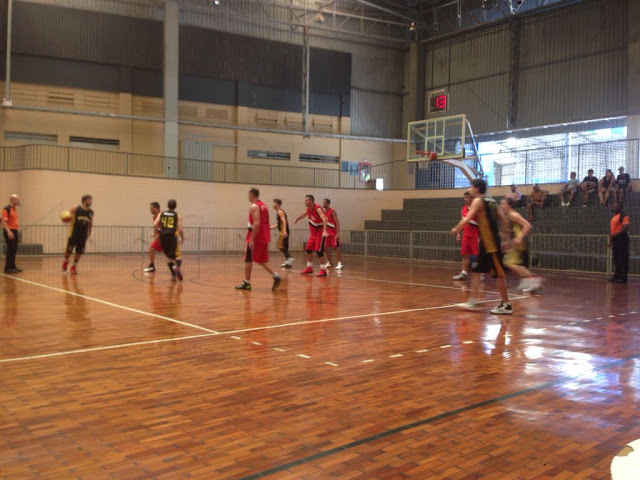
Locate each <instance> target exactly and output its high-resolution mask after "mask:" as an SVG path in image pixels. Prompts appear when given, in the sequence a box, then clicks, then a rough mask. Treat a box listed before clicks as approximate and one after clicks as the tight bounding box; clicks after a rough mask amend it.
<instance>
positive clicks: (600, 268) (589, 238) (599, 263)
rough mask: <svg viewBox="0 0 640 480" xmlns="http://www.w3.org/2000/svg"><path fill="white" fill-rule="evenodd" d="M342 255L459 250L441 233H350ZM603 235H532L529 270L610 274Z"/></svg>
mask: <svg viewBox="0 0 640 480" xmlns="http://www.w3.org/2000/svg"><path fill="white" fill-rule="evenodd" d="M343 241H344V242H345V245H344V248H343V252H344V253H345V254H351V255H361V256H365V257H386V258H403V259H408V260H432V261H441V262H459V261H460V246H459V245H458V244H457V243H456V242H455V240H454V239H453V238H452V236H451V233H450V232H443V231H388V230H363V231H352V232H351V236H350V237H346V236H345V237H344V239H343ZM608 241H609V237H608V236H607V235H547V234H540V235H532V236H531V237H530V238H529V266H530V267H534V268H539V269H547V270H560V271H568V270H569V271H579V272H595V273H607V274H610V273H612V269H613V265H612V256H611V250H610V249H609V248H608V247H607V244H608ZM630 251H631V252H632V256H631V259H630V263H629V273H630V274H635V275H640V256H634V255H633V253H634V252H639V251H640V236H631V245H630Z"/></svg>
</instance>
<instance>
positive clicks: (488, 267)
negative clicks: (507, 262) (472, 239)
mask: <svg viewBox="0 0 640 480" xmlns="http://www.w3.org/2000/svg"><path fill="white" fill-rule="evenodd" d="M471 271H472V272H474V273H491V276H492V277H493V278H504V277H505V274H504V265H503V264H502V252H493V253H487V252H485V251H484V248H483V246H482V244H480V250H479V252H478V256H477V257H476V259H475V261H474V262H473V263H472V264H471Z"/></svg>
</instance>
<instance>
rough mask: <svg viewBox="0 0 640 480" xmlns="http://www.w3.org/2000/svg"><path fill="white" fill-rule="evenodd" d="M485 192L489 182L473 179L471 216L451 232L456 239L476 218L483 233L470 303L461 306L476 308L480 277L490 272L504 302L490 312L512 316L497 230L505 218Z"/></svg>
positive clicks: (475, 266) (472, 282)
mask: <svg viewBox="0 0 640 480" xmlns="http://www.w3.org/2000/svg"><path fill="white" fill-rule="evenodd" d="M486 191H487V183H486V182H485V181H484V180H482V179H481V178H476V179H474V180H472V182H471V195H472V196H473V201H472V202H471V206H470V207H469V213H467V216H466V217H464V218H463V219H462V220H460V221H459V222H458V224H457V225H456V226H455V227H453V228H452V229H451V233H452V234H453V235H454V236H456V235H458V233H460V230H461V229H462V227H464V226H465V225H466V224H467V223H469V222H470V221H471V219H472V218H475V219H476V222H478V231H479V234H480V248H479V249H478V257H477V258H476V261H475V262H473V264H472V265H471V272H472V275H471V292H470V293H469V297H468V298H467V301H466V302H465V303H461V304H460V305H459V306H460V307H461V308H464V309H465V310H475V309H476V304H477V302H478V299H479V292H480V274H481V273H487V272H490V273H491V274H492V275H493V277H494V278H495V279H496V287H497V288H498V291H499V292H500V297H501V299H502V301H501V302H500V305H498V306H497V307H496V308H494V309H492V310H490V311H491V313H493V314H494V315H511V314H512V313H513V307H512V306H511V305H510V304H509V295H508V294H507V283H506V281H505V274H504V267H503V265H502V251H501V241H500V233H499V230H498V221H500V222H501V223H503V224H504V222H505V219H504V216H503V215H502V213H501V212H500V209H499V208H498V205H497V204H496V201H495V200H494V199H493V198H488V197H485V193H486ZM505 240H506V239H505Z"/></svg>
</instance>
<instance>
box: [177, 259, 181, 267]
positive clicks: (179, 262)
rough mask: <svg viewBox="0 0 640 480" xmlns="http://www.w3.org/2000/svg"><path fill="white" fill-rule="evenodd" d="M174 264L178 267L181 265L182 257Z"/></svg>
mask: <svg viewBox="0 0 640 480" xmlns="http://www.w3.org/2000/svg"><path fill="white" fill-rule="evenodd" d="M176 265H178V268H180V267H181V266H182V259H181V258H179V259H177V260H176Z"/></svg>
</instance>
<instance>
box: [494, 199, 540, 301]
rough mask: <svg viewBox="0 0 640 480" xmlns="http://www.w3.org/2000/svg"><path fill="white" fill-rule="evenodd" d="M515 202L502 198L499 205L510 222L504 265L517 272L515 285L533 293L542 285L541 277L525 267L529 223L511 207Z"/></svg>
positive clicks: (529, 231)
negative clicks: (517, 278) (518, 281)
mask: <svg viewBox="0 0 640 480" xmlns="http://www.w3.org/2000/svg"><path fill="white" fill-rule="evenodd" d="M514 205H515V202H514V201H513V200H512V199H510V198H503V199H502V201H501V202H500V207H501V208H502V212H503V213H504V216H505V218H506V219H507V220H508V221H509V223H510V227H511V228H510V230H511V235H512V239H511V241H510V242H509V243H508V244H506V245H505V250H506V253H505V254H504V266H505V267H507V268H508V269H509V270H513V271H514V272H515V273H517V274H518V275H519V276H520V278H521V280H520V284H519V285H518V286H517V287H516V288H517V289H518V290H522V291H523V292H527V293H533V292H536V291H538V290H540V288H541V287H542V279H541V278H540V277H534V276H533V274H532V273H531V271H530V270H529V269H528V268H527V267H526V265H527V264H528V263H529V252H528V249H527V235H529V233H531V229H532V227H531V224H530V223H529V222H527V221H526V220H525V219H524V218H522V215H520V214H519V213H518V212H516V211H515V210H514V209H513V207H514Z"/></svg>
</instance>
